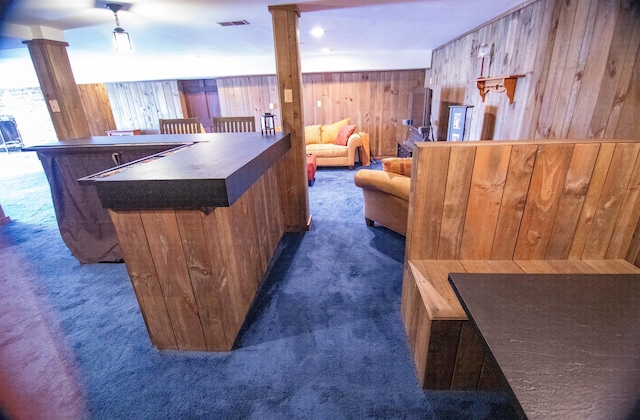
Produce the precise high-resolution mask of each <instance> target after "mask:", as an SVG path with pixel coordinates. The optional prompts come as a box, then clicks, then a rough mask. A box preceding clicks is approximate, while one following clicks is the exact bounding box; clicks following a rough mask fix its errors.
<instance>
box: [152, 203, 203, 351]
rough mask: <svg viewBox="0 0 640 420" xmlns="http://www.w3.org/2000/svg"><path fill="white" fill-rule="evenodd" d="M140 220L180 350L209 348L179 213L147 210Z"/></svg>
mask: <svg viewBox="0 0 640 420" xmlns="http://www.w3.org/2000/svg"><path fill="white" fill-rule="evenodd" d="M140 217H141V219H142V225H143V227H144V231H145V232H146V235H147V242H148V244H149V250H150V252H151V257H152V258H153V264H154V267H155V269H156V273H157V274H158V282H159V283H160V287H161V288H162V295H163V297H164V301H165V304H166V307H167V312H168V314H169V318H170V320H171V326H172V327H173V333H174V335H175V337H176V342H177V345H178V349H181V350H196V349H198V350H202V349H206V343H205V339H204V334H203V332H202V326H201V324H200V318H199V314H198V307H197V304H196V301H195V296H194V294H193V288H192V286H191V279H190V278H189V273H188V271H187V266H186V261H185V255H184V252H183V249H182V246H181V241H180V231H179V229H178V224H177V221H176V214H175V212H174V211H172V210H159V211H154V212H148V211H145V212H141V213H140Z"/></svg>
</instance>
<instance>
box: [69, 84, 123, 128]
mask: <svg viewBox="0 0 640 420" xmlns="http://www.w3.org/2000/svg"><path fill="white" fill-rule="evenodd" d="M78 92H80V100H81V101H82V106H83V107H84V112H85V113H86V114H87V122H88V123H89V129H90V130H91V135H92V136H104V135H105V134H106V131H107V130H115V129H116V122H115V119H114V118H113V112H112V111H111V102H110V101H109V96H108V95H107V89H106V88H105V86H104V85H103V84H101V83H93V84H85V85H78Z"/></svg>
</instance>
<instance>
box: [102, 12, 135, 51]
mask: <svg viewBox="0 0 640 420" xmlns="http://www.w3.org/2000/svg"><path fill="white" fill-rule="evenodd" d="M105 7H106V8H107V9H109V10H111V11H112V12H113V16H114V17H115V18H116V27H115V29H114V30H113V43H114V45H115V47H116V50H118V51H131V39H130V38H129V33H128V32H127V31H125V30H124V29H122V28H121V27H120V21H119V20H118V11H120V9H122V5H121V4H117V3H107V4H105Z"/></svg>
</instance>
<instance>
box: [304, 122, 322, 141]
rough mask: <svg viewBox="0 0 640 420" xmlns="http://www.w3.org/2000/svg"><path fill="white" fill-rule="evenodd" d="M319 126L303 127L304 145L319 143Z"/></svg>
mask: <svg viewBox="0 0 640 420" xmlns="http://www.w3.org/2000/svg"><path fill="white" fill-rule="evenodd" d="M320 127H321V126H320V124H318V125H306V126H305V127H304V144H316V143H320Z"/></svg>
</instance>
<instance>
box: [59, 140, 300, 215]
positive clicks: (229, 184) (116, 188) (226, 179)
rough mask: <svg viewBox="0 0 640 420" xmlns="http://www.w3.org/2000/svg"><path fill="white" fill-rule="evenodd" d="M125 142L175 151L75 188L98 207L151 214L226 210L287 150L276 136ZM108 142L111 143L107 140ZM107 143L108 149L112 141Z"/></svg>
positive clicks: (117, 169)
mask: <svg viewBox="0 0 640 420" xmlns="http://www.w3.org/2000/svg"><path fill="white" fill-rule="evenodd" d="M131 137H132V138H130V139H126V140H130V141H131V142H132V143H135V142H136V140H138V139H139V138H141V137H142V138H144V137H155V138H156V139H157V140H164V143H163V144H166V143H167V140H172V141H175V142H176V144H180V145H181V146H179V147H176V148H173V149H171V150H167V151H164V152H161V153H157V154H155V155H151V156H149V157H146V158H143V159H140V160H138V161H135V162H131V163H129V164H125V165H121V166H117V167H115V168H112V169H109V170H106V171H103V172H100V173H97V174H94V175H90V176H87V177H84V178H81V179H79V180H78V182H79V183H80V185H83V186H87V185H93V186H95V187H96V191H97V193H98V196H99V197H100V201H101V202H102V206H103V207H104V208H108V209H113V210H153V209H166V208H172V209H202V208H211V207H228V206H231V205H232V204H233V203H234V202H235V201H236V200H237V199H238V198H239V197H240V196H241V195H242V194H243V193H244V192H245V191H246V190H247V189H248V188H249V187H250V186H251V185H252V184H253V183H254V182H255V181H256V180H257V179H258V178H260V176H262V175H263V174H264V173H265V172H266V171H267V170H268V169H269V168H270V167H271V166H273V165H274V164H275V163H276V162H277V161H278V160H279V159H280V157H282V156H283V155H284V154H285V153H286V152H287V150H289V148H290V147H291V140H290V136H289V135H288V134H286V135H285V134H282V133H276V134H275V135H261V134H260V133H216V134H174V135H158V136H131ZM133 137H136V138H133ZM169 137H171V139H169ZM110 139H112V140H115V139H114V138H113V137H110ZM121 139H122V137H120V138H119V139H118V140H121ZM126 140H125V142H126ZM145 140H155V139H152V138H149V139H145ZM64 143H65V146H66V147H68V146H69V145H70V144H69V142H64ZM111 143H112V144H111V145H113V143H114V142H113V141H112V142H111ZM145 143H146V142H145ZM50 147H54V146H50ZM78 147H94V148H95V147H98V148H99V147H102V144H101V141H98V142H97V143H96V141H95V140H93V141H91V142H79V145H78Z"/></svg>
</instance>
